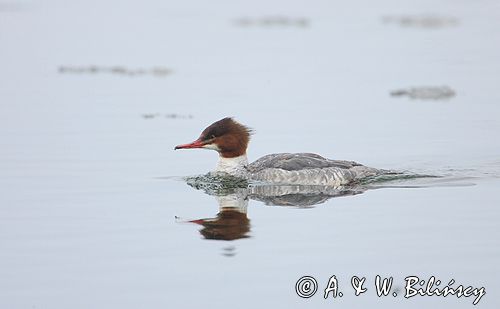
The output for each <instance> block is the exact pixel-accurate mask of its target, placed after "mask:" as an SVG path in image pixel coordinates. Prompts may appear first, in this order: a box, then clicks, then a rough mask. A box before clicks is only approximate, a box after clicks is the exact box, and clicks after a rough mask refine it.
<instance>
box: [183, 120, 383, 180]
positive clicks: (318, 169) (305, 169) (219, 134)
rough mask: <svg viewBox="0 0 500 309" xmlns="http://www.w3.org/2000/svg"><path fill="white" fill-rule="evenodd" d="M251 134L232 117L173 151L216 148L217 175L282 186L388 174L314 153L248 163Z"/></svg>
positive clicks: (275, 157)
mask: <svg viewBox="0 0 500 309" xmlns="http://www.w3.org/2000/svg"><path fill="white" fill-rule="evenodd" d="M251 133H252V131H251V129H249V128H248V127H246V126H244V125H242V124H240V123H238V122H236V121H234V120H233V119H232V118H224V119H221V120H219V121H217V122H214V123H213V124H211V125H210V126H208V127H207V128H206V129H205V130H203V132H202V133H201V135H200V137H199V138H198V139H197V140H195V141H194V142H192V143H189V144H184V145H178V146H175V148H174V149H188V148H204V149H213V150H215V151H217V152H218V153H219V162H218V164H217V166H216V168H215V171H214V172H215V173H227V174H230V175H232V176H236V177H242V178H246V179H249V180H258V181H264V182H270V183H279V184H298V185H327V186H336V187H338V186H342V185H347V184H352V183H355V182H357V181H359V180H361V179H363V178H366V177H371V176H377V175H381V174H383V173H385V172H387V171H385V170H380V169H376V168H371V167H367V166H364V165H361V164H359V163H356V162H354V161H344V160H330V159H326V158H323V157H322V156H320V155H317V154H313V153H277V154H269V155H266V156H264V157H262V158H260V159H258V160H257V161H255V162H253V163H251V164H248V160H247V155H246V151H247V146H248V142H249V141H250V134H251Z"/></svg>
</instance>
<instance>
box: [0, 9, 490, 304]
mask: <svg viewBox="0 0 500 309" xmlns="http://www.w3.org/2000/svg"><path fill="white" fill-rule="evenodd" d="M499 9H500V7H499V4H498V2H497V1H481V2H472V1H465V2H464V1H460V2H456V1H437V2H436V1H418V2H417V1H393V0H384V1H379V2H377V3H372V2H370V1H354V2H331V1H312V2H311V1H308V2H307V3H306V2H293V3H291V2H289V1H276V2H273V3H269V2H268V1H258V2H255V1H253V2H245V1H236V2H235V1H210V2H206V3H205V2H198V1H183V2H182V3H176V2H173V1H158V0H149V1H143V2H141V3H140V4H139V3H128V2H127V3H123V2H116V1H108V2H106V3H103V2H101V1H73V2H71V3H70V2H65V1H57V0H51V1H44V2H43V3H36V2H29V1H28V2H19V4H18V2H17V1H10V2H8V5H7V4H5V5H0V46H1V48H0V64H1V68H2V70H0V84H1V87H0V188H1V189H0V192H1V194H0V307H2V308H177V307H181V308H194V307H200V306H208V307H230V306H231V307H234V306H237V307H241V308H254V307H271V306H275V307H277V306H279V307H288V308H304V307H313V308H321V307H324V308H326V307H331V306H337V305H338V306H343V307H346V308H347V307H362V306H364V307H366V306H370V307H377V308H378V307H380V308H396V307H398V308H399V307H400V306H404V307H411V308H422V307H439V308H470V307H471V306H472V299H471V298H460V299H457V298H454V297H447V298H440V297H418V298H417V297H415V298H411V299H408V300H407V299H404V298H403V297H402V296H401V295H400V296H398V297H396V298H394V297H392V296H390V297H386V298H381V299H379V298H378V297H377V296H376V295H375V293H374V291H373V288H371V289H370V290H369V291H368V292H367V293H366V294H364V295H361V296H358V297H355V296H353V292H352V289H351V288H350V287H349V281H350V278H351V277H352V276H354V275H356V276H360V277H361V276H366V277H367V278H368V280H369V281H370V287H372V283H371V282H373V280H374V279H373V278H374V277H375V275H377V274H379V275H382V276H393V277H394V280H395V282H397V285H396V290H398V291H402V289H403V288H404V286H403V281H402V279H404V277H406V276H410V275H418V276H420V277H421V278H425V279H427V278H428V277H430V276H431V275H435V276H437V277H438V278H440V279H441V280H442V281H443V282H448V281H449V280H450V279H452V278H453V279H455V280H456V282H457V283H459V284H464V285H466V286H468V285H472V286H474V287H482V286H484V287H485V288H486V291H487V295H486V296H484V297H483V299H482V300H481V301H480V303H479V304H478V307H479V306H481V307H482V308H497V307H498V304H499V302H498V300H497V298H496V295H498V292H499V291H500V283H499V280H498V277H499V275H500V272H499V266H498V260H499V258H500V251H499V248H500V246H499V245H500V244H499V240H500V239H499V236H498V235H499V233H498V222H499V221H500V210H499V208H498V205H500V203H499V202H500V198H499V195H498V188H499V185H500V143H499V142H498V134H499V133H500V121H499V116H500V106H499V102H500V93H499V91H498V82H499V75H498V72H500V61H499V58H498V55H499V54H500V44H499V41H498V38H499V37H500V18H499V13H498V12H500V10H499ZM270 16H271V17H273V16H279V17H280V18H284V19H280V20H286V21H288V22H286V23H283V22H280V24H279V25H273V26H264V24H265V23H263V22H262V21H266V20H267V18H269V17H270ZM387 16H390V17H391V18H392V19H391V20H396V21H397V20H405V19H404V18H406V17H408V16H411V17H415V16H416V17H419V16H424V17H425V16H434V17H436V16H437V17H443V18H447V19H446V20H448V19H450V18H451V19H452V20H453V21H454V22H453V25H449V26H448V25H447V26H443V27H419V26H418V23H417V26H411V27H408V26H404V25H400V24H399V23H398V22H394V23H387V22H386V21H384V18H385V17H387ZM241 18H247V19H249V20H251V21H252V24H251V26H245V27H242V26H241V25H239V24H237V23H235V21H237V20H240V19H241ZM297 20H305V21H307V23H306V24H307V27H303V26H297V24H296V23H294V22H290V21H297ZM68 66H69V67H75V68H88V67H91V66H96V67H99V68H113V67H123V68H129V69H132V70H137V69H141V70H142V69H144V70H149V69H150V68H167V69H168V72H171V73H172V74H170V73H169V74H167V75H164V76H163V75H162V76H161V78H158V76H155V75H154V74H135V75H134V76H133V77H131V76H128V75H126V74H112V73H110V72H111V71H108V70H107V69H106V72H102V73H103V74H61V73H60V72H59V68H60V67H68ZM134 72H135V71H134ZM140 72H143V71H140ZM144 72H146V71H144ZM148 72H149V71H148ZM443 85H446V86H448V87H450V88H451V89H453V91H454V92H455V96H453V97H450V98H449V99H446V100H419V99H415V100H413V99H408V98H405V97H403V98H394V97H391V95H390V93H391V91H393V90H395V89H412V88H414V87H420V86H431V87H432V86H437V87H439V86H443ZM144 115H159V116H158V117H156V116H153V117H145V116H144ZM164 115H190V116H189V117H165V116H164ZM191 116H192V117H191ZM225 116H235V117H236V119H237V120H239V121H241V122H242V123H244V124H246V125H249V126H250V127H252V128H253V129H254V130H255V131H256V134H255V135H254V136H253V137H252V141H251V145H250V146H251V148H250V149H249V153H248V155H249V158H250V159H251V160H253V159H257V158H259V157H260V156H262V155H265V154H268V153H273V152H304V151H308V152H316V153H319V154H321V155H323V156H325V157H329V158H332V159H348V160H355V161H358V162H361V163H364V164H366V165H369V166H374V167H379V168H385V169H394V170H404V171H410V172H412V173H416V174H429V175H438V176H442V177H440V178H436V179H427V180H424V179H415V180H405V181H397V182H391V183H388V184H386V183H384V184H378V185H377V186H378V187H377V188H370V189H368V190H365V189H363V190H361V189H359V190H358V189H356V190H353V192H351V193H352V194H343V195H340V196H333V197H330V196H329V195H328V194H323V195H309V196H306V197H305V198H304V197H302V196H300V194H299V195H295V196H293V197H294V198H295V200H294V201H295V202H294V203H295V204H297V203H299V204H300V203H301V202H304V201H307V202H308V203H307V205H305V204H302V205H294V203H292V202H291V201H290V200H287V199H285V200H283V199H279V198H278V199H277V198H274V199H273V200H272V201H269V200H268V199H264V198H254V199H252V198H248V199H247V200H243V206H242V205H241V204H238V203H240V201H239V200H238V198H236V199H233V200H231V199H230V198H229V197H228V195H225V196H224V195H222V196H220V195H215V196H214V195H209V194H205V192H204V191H203V190H196V189H194V188H192V187H191V186H189V185H187V184H186V182H185V181H180V180H178V177H182V176H189V175H200V174H204V173H205V172H207V171H209V170H210V169H212V168H213V167H214V165H215V161H216V159H217V156H216V154H215V153H213V152H206V151H184V152H174V151H173V147H174V146H175V145H177V144H179V143H183V142H188V141H191V140H193V139H195V138H196V137H197V136H198V135H199V133H200V132H201V130H202V129H203V128H204V127H205V126H207V125H209V124H210V123H212V122H213V121H216V120H218V119H220V118H223V117H225ZM299 191H300V190H299ZM311 196H312V197H311ZM223 198H226V199H227V200H226V201H223V202H226V203H229V205H230V206H229V208H233V209H231V210H230V211H231V212H229V213H228V212H225V210H226V209H222V208H224V207H221V199H223ZM314 199H316V200H314ZM297 200H299V202H297ZM277 201H278V202H283V201H284V202H286V203H285V205H277V204H279V203H277ZM315 201H317V202H318V203H314V202H315ZM231 203H233V204H232V205H231ZM287 203H288V204H287ZM224 205H227V204H224ZM299 206H303V207H299ZM305 206H307V207H305ZM213 218H215V220H212V221H211V222H212V224H211V225H210V223H206V222H205V221H199V220H200V219H213ZM190 220H195V222H193V223H186V221H190ZM196 220H198V221H196ZM217 220H219V223H220V224H219V225H217V224H216V223H217ZM221 220H222V221H221ZM209 221H210V220H208V221H207V222H209ZM213 222H216V223H215V224H214V223H213ZM202 223H205V225H203V224H202ZM225 223H227V224H225ZM207 226H208V227H207ZM221 226H222V228H221ZM228 231H229V232H228ZM224 232H226V234H224ZM207 235H208V237H207ZM214 235H215V236H214ZM221 235H222V236H224V235H225V236H224V237H217V236H221ZM220 238H224V239H220ZM304 275H311V276H315V277H316V278H317V280H318V282H319V284H320V288H319V291H318V293H317V294H316V295H315V296H314V297H312V298H310V299H302V298H300V297H298V296H297V295H296V293H295V282H296V281H297V280H298V279H299V278H300V277H302V276H304ZM332 275H336V276H337V278H338V279H339V282H340V284H341V288H342V290H343V292H344V294H345V296H344V297H343V298H341V299H327V300H325V299H323V298H322V291H321V289H324V287H325V285H326V283H327V282H328V279H329V278H330V276H332Z"/></svg>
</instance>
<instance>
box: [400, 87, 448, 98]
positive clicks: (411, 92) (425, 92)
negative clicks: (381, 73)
mask: <svg viewBox="0 0 500 309" xmlns="http://www.w3.org/2000/svg"><path fill="white" fill-rule="evenodd" d="M455 95H456V93H455V91H454V90H453V89H451V88H450V87H448V86H441V87H436V86H430V87H412V88H408V89H399V90H394V91H391V96H393V97H402V96H407V97H409V98H410V99H418V100H447V99H451V98H453V97H454V96H455Z"/></svg>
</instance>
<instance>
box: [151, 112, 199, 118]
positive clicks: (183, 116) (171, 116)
mask: <svg viewBox="0 0 500 309" xmlns="http://www.w3.org/2000/svg"><path fill="white" fill-rule="evenodd" d="M159 117H165V118H169V119H192V118H193V115H191V114H188V115H181V114H174V113H171V114H160V113H148V114H142V118H144V119H154V118H159Z"/></svg>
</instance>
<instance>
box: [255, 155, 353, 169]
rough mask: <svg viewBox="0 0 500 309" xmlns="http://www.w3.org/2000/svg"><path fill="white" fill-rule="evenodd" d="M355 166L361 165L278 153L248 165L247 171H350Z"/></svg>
mask: <svg viewBox="0 0 500 309" xmlns="http://www.w3.org/2000/svg"><path fill="white" fill-rule="evenodd" d="M355 166H361V164H359V163H356V162H354V161H343V160H330V159H326V158H324V157H322V156H320V155H317V154H314V153H277V154H270V155H267V156H264V157H262V158H260V159H258V160H257V161H255V162H253V163H252V164H250V165H248V167H247V169H248V171H249V172H251V173H257V172H259V171H262V170H264V169H266V168H279V169H283V170H286V171H297V170H304V169H314V168H328V167H337V168H343V169H350V168H352V167H355Z"/></svg>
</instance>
